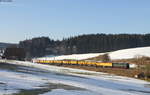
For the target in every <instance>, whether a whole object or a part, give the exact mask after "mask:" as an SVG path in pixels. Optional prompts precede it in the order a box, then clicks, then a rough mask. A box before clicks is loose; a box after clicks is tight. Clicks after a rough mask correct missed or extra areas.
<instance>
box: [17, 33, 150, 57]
mask: <svg viewBox="0 0 150 95" xmlns="http://www.w3.org/2000/svg"><path fill="white" fill-rule="evenodd" d="M145 46H150V34H89V35H80V36H75V37H70V38H66V39H63V40H57V41H56V40H53V39H50V38H49V37H37V38H33V39H29V40H24V41H20V42H19V47H21V48H24V49H25V51H26V56H27V57H29V58H30V57H40V56H44V55H61V54H74V53H76V54H78V53H96V52H99V53H100V52H109V51H114V50H119V49H126V48H135V47H145Z"/></svg>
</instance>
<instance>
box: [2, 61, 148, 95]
mask: <svg viewBox="0 0 150 95" xmlns="http://www.w3.org/2000/svg"><path fill="white" fill-rule="evenodd" d="M5 62H7V63H10V64H17V65H23V66H29V67H35V68H39V69H44V70H47V71H51V72H57V73H60V75H55V74H48V75H47V74H45V76H41V77H39V78H36V77H35V76H34V77H33V78H32V76H28V77H27V78H26V79H27V80H29V81H31V82H32V81H33V86H34V80H36V81H35V82H36V83H38V82H39V83H44V81H46V82H50V83H61V84H66V85H71V86H75V87H80V88H84V89H86V91H77V90H75V91H74V90H69V91H68V90H64V89H56V90H52V91H51V92H47V93H44V94H41V95H60V93H61V94H62V95H149V93H150V87H147V86H148V85H150V83H149V82H146V81H143V80H138V79H133V78H128V77H122V76H116V75H112V74H107V73H101V72H94V71H87V70H80V69H72V68H66V67H57V66H49V65H43V64H37V63H30V62H22V61H8V60H5ZM61 74H65V75H61ZM6 75H7V74H6ZM66 75H67V76H66ZM3 76H4V75H3ZM9 76H10V75H9ZM16 76H17V75H12V76H10V78H11V79H13V78H15V77H16ZM43 78H44V80H42V79H43ZM18 79H21V78H18ZM23 83H24V82H23ZM146 85H147V86H146ZM17 86H18V85H17ZM23 87H24V86H23ZM26 87H29V88H30V86H28V85H25V88H26ZM128 90H129V91H128ZM130 90H131V91H130Z"/></svg>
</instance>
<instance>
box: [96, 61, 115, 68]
mask: <svg viewBox="0 0 150 95" xmlns="http://www.w3.org/2000/svg"><path fill="white" fill-rule="evenodd" d="M96 66H102V67H112V63H99V62H98V63H96Z"/></svg>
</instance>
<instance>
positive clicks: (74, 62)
mask: <svg viewBox="0 0 150 95" xmlns="http://www.w3.org/2000/svg"><path fill="white" fill-rule="evenodd" d="M77 63H78V62H77V61H70V64H77Z"/></svg>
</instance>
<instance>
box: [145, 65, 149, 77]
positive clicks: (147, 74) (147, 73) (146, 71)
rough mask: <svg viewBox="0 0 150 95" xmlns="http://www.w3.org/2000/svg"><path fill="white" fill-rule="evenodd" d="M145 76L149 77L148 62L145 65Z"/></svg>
mask: <svg viewBox="0 0 150 95" xmlns="http://www.w3.org/2000/svg"><path fill="white" fill-rule="evenodd" d="M145 76H146V77H147V78H150V64H147V65H146V66H145Z"/></svg>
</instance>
